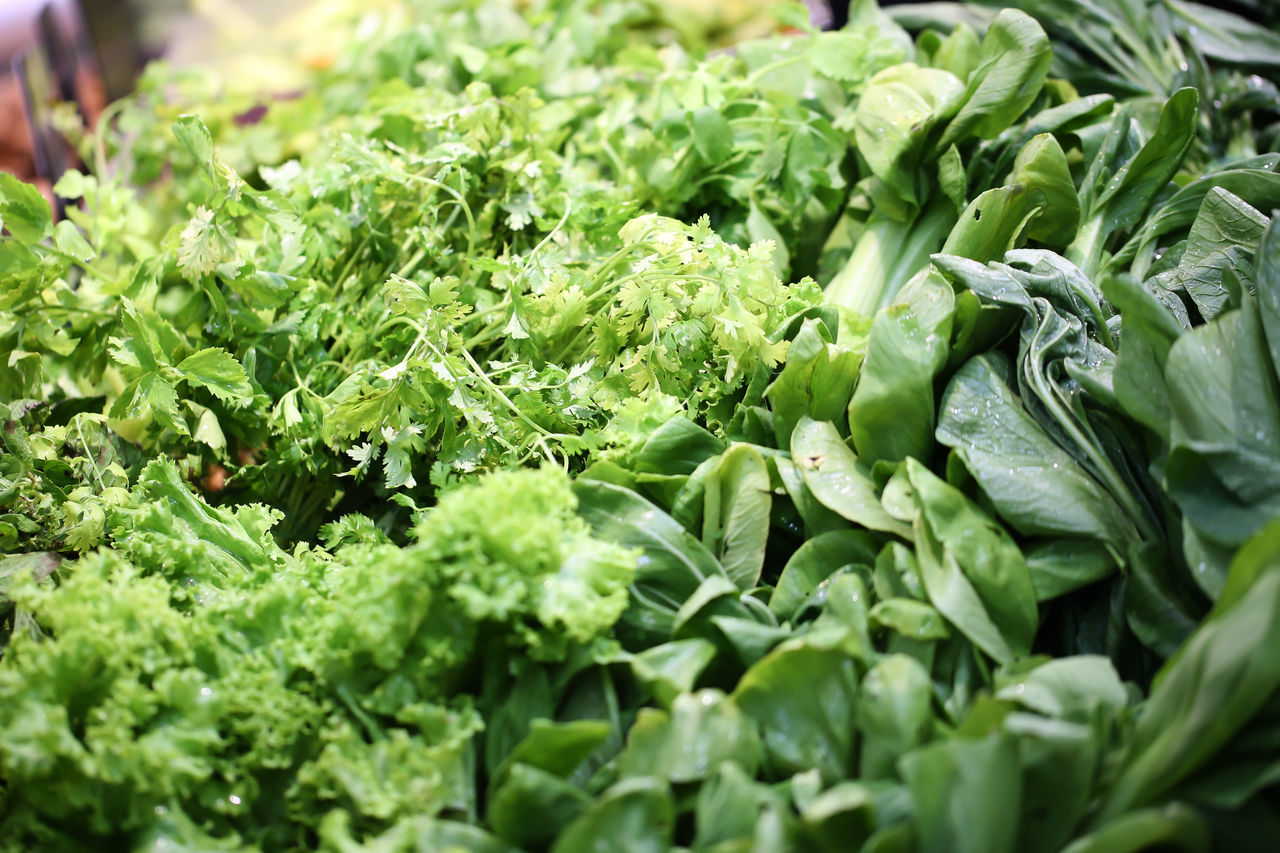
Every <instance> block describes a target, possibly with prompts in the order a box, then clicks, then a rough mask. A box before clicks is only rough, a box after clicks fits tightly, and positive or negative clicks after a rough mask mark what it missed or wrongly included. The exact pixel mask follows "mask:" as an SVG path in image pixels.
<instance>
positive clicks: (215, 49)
mask: <svg viewBox="0 0 1280 853" xmlns="http://www.w3.org/2000/svg"><path fill="white" fill-rule="evenodd" d="M386 1H387V0H358V5H359V6H360V8H370V7H374V6H376V5H378V4H379V3H382V2H386ZM356 5H357V2H356V0H0V171H6V172H9V173H11V174H14V175H16V176H18V177H19V178H22V179H23V180H27V181H33V182H35V183H37V184H38V185H40V186H41V187H42V189H45V190H46V195H49V193H48V192H47V189H48V187H49V186H50V182H51V179H52V180H56V178H57V176H58V175H60V174H61V173H62V172H63V171H64V170H65V169H67V168H70V167H72V166H74V165H75V163H74V162H72V161H73V156H72V154H71V151H70V150H69V149H68V148H67V146H66V144H65V143H64V142H63V141H62V139H61V135H60V134H59V133H58V132H57V130H56V127H57V126H58V125H59V122H60V121H69V120H71V119H70V116H69V115H66V113H67V111H68V110H70V109H74V111H75V112H76V113H78V114H79V120H80V121H81V122H83V124H84V125H85V126H88V127H92V126H93V123H94V121H95V120H96V118H97V116H98V114H99V113H100V112H101V110H102V108H103V107H104V105H105V104H106V103H109V102H110V101H112V100H115V99H117V98H119V97H121V96H123V95H125V94H128V92H129V91H130V90H131V89H132V87H133V84H134V81H135V80H136V78H137V75H138V74H139V72H140V71H141V69H142V68H143V66H144V65H145V64H146V62H147V61H149V60H152V59H159V58H163V59H164V60H166V61H167V62H169V63H170V64H171V65H174V66H177V67H199V68H202V69H209V70H210V71H211V72H212V73H218V72H219V71H222V72H226V71H227V70H229V69H234V73H235V74H236V76H237V77H238V78H240V79H244V78H245V77H252V78H254V79H259V80H263V81H269V85H270V86H271V88H273V89H275V90H277V91H285V90H288V89H290V88H291V82H293V81H296V80H299V79H300V77H299V73H300V71H301V70H303V69H307V68H317V67H324V66H325V64H326V63H327V62H328V61H330V60H331V58H332V55H333V53H334V51H335V50H336V49H337V46H338V45H340V44H341V43H342V42H343V41H344V40H345V30H346V27H347V21H348V20H349V13H350V11H351V9H352V8H353V6H356ZM664 5H669V6H672V7H678V13H679V14H680V15H689V16H695V17H696V19H697V20H698V23H699V25H700V26H701V27H702V28H703V29H704V30H705V31H708V32H717V31H718V32H721V33H723V37H724V41H725V43H732V42H733V41H735V40H740V39H741V38H747V37H752V36H758V35H764V34H765V33H766V32H768V31H769V30H770V29H774V28H777V27H778V26H779V25H778V24H777V22H776V21H774V20H773V19H772V18H771V17H770V16H769V15H767V14H766V13H765V9H766V8H767V7H768V6H769V5H771V0H664ZM806 5H807V6H808V7H809V9H810V20H811V21H812V22H813V24H814V26H816V27H819V28H823V29H829V28H832V27H836V26H840V25H841V24H842V23H843V22H844V18H845V16H846V12H847V8H848V0H806ZM833 7H835V8H834V9H833ZM338 22H340V23H338ZM265 46H269V47H265ZM59 104H62V105H63V106H58V105H59ZM71 105H74V107H72V106H71Z"/></svg>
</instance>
